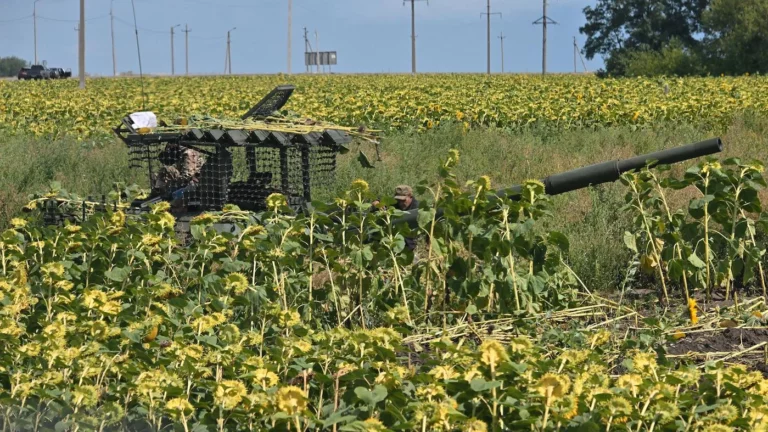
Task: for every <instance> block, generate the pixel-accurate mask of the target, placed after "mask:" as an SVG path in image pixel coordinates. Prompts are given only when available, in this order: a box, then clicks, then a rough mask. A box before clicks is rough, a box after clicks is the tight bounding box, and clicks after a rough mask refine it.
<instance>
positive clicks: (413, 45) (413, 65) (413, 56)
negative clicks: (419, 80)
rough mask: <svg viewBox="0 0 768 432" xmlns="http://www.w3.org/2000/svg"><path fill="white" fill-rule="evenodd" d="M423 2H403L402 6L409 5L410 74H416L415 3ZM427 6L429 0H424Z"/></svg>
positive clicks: (415, 0)
mask: <svg viewBox="0 0 768 432" xmlns="http://www.w3.org/2000/svg"><path fill="white" fill-rule="evenodd" d="M417 1H425V0H404V1H403V6H405V3H406V2H410V3H411V73H412V74H414V75H415V74H416V2H417ZM426 2H427V6H429V0H426Z"/></svg>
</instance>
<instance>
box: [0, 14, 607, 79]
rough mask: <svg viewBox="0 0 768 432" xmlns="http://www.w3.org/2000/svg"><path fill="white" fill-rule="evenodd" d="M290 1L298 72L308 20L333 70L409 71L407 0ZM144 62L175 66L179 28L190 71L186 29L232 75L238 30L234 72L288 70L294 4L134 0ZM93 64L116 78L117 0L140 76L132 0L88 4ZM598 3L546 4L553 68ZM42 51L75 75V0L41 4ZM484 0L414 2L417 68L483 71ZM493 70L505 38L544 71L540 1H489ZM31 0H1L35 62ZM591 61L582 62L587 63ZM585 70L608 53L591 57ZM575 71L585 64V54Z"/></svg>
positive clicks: (517, 64)
mask: <svg viewBox="0 0 768 432" xmlns="http://www.w3.org/2000/svg"><path fill="white" fill-rule="evenodd" d="M406 1H408V3H407V4H404V3H403V0H293V31H292V39H293V40H292V44H291V45H292V56H291V59H292V67H291V69H292V72H293V73H298V72H304V71H305V66H304V54H303V52H304V27H306V28H307V31H308V33H309V39H310V43H311V44H312V45H313V49H315V48H314V47H315V42H316V39H315V31H317V35H318V40H319V47H320V51H336V52H337V53H338V65H336V66H334V67H333V68H332V71H333V72H337V73H382V72H383V73H402V72H410V71H411V8H410V2H409V0H406ZM134 2H135V7H136V19H137V21H138V27H139V43H140V48H141V59H142V66H143V70H144V72H145V73H147V74H170V73H171V48H170V43H171V42H170V41H171V35H170V32H171V30H170V29H171V27H172V26H174V25H177V24H180V25H181V27H177V28H176V29H175V44H174V46H175V50H174V52H175V64H176V73H177V74H182V73H184V60H185V58H184V33H183V32H181V30H183V29H184V25H185V24H186V25H188V26H189V29H190V30H191V31H190V33H189V69H190V74H220V73H223V72H224V66H225V65H224V63H225V54H226V42H227V41H226V39H227V31H228V30H229V29H231V28H235V30H234V31H232V32H231V52H232V73H234V74H263V73H280V72H287V69H288V61H287V45H288V0H134ZM85 3H86V5H85V8H86V20H87V22H86V71H87V72H88V73H89V74H92V75H111V74H112V50H111V37H110V17H109V11H110V5H111V4H112V5H113V8H114V17H115V21H114V31H115V45H116V57H117V70H118V73H119V72H127V71H132V72H134V73H138V69H139V66H138V65H139V62H138V55H137V50H136V38H135V33H134V28H133V12H132V7H131V0H85ZM595 3H596V0H550V2H549V5H548V15H549V16H550V18H551V19H553V20H555V21H557V23H558V24H557V25H550V26H549V27H548V37H547V39H548V44H547V46H548V55H547V70H548V72H573V37H574V36H575V37H576V41H577V44H578V45H579V47H581V46H583V43H584V40H585V37H584V35H581V34H579V31H578V29H579V27H580V26H582V25H583V24H584V13H583V12H582V10H583V9H584V7H586V6H590V5H594V4H595ZM36 4H37V51H38V59H39V61H40V62H42V61H43V60H46V61H47V65H48V67H62V68H65V69H66V68H71V69H72V71H73V73H75V74H76V73H77V64H78V62H77V52H78V49H77V43H78V39H77V38H78V34H77V32H76V31H75V27H76V26H77V24H78V20H79V0H37V3H36ZM485 11H486V0H428V1H426V0H420V1H417V3H416V44H417V48H416V52H417V69H418V72H485V71H486V46H487V42H486V41H487V38H486V31H487V30H486V18H485V16H481V14H482V13H484V12H485ZM491 12H493V13H497V12H500V13H501V16H499V15H492V19H491V37H492V40H491V44H492V45H491V68H492V71H493V72H500V71H501V44H500V42H501V41H500V39H499V36H500V34H501V33H503V35H504V36H505V39H504V69H505V71H506V72H521V73H527V72H540V71H541V55H542V52H541V51H542V28H541V26H539V25H533V24H532V23H533V21H535V20H537V19H538V18H539V17H540V16H541V15H542V3H541V0H491ZM32 13H33V0H0V57H5V56H11V55H15V56H18V57H22V58H24V59H27V60H29V61H32V60H34V30H33V29H34V24H33V22H34V21H33V19H32ZM585 60H586V59H585ZM586 65H587V68H588V70H589V71H595V70H597V69H599V68H601V67H603V63H602V60H601V59H599V58H595V59H593V60H592V61H586ZM578 68H579V71H582V70H583V67H582V66H581V61H580V60H579V64H578Z"/></svg>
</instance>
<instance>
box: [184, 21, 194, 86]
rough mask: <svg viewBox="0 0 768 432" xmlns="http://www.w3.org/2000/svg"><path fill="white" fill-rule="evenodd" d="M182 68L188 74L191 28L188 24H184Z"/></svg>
mask: <svg viewBox="0 0 768 432" xmlns="http://www.w3.org/2000/svg"><path fill="white" fill-rule="evenodd" d="M183 31H184V69H185V72H186V74H187V76H189V32H191V31H192V30H190V29H189V25H187V24H184V30H183Z"/></svg>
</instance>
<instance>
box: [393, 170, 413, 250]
mask: <svg viewBox="0 0 768 432" xmlns="http://www.w3.org/2000/svg"><path fill="white" fill-rule="evenodd" d="M395 200H397V208H398V209H399V210H402V211H410V210H416V209H418V208H419V202H418V201H417V200H416V198H414V197H413V189H411V187H410V186H408V185H400V186H398V187H396V188H395ZM405 245H406V247H408V249H410V250H411V251H413V250H415V249H416V239H415V238H412V237H406V238H405Z"/></svg>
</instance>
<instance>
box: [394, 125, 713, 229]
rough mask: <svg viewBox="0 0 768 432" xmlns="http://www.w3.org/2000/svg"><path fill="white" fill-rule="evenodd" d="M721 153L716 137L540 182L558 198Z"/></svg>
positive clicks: (517, 189) (407, 218)
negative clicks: (658, 167)
mask: <svg viewBox="0 0 768 432" xmlns="http://www.w3.org/2000/svg"><path fill="white" fill-rule="evenodd" d="M721 151H723V143H722V141H721V140H720V138H712V139H709V140H706V141H701V142H698V143H694V144H688V145H685V146H681V147H675V148H671V149H667V150H661V151H658V152H654V153H649V154H646V155H642V156H635V157H633V158H630V159H625V160H614V161H609V162H601V163H597V164H594V165H590V166H586V167H582V168H577V169H574V170H571V171H566V172H564V173H560V174H554V175H551V176H549V177H547V178H545V179H542V180H541V182H542V183H544V187H545V191H546V193H547V195H559V194H563V193H566V192H572V191H575V190H578V189H583V188H586V187H589V186H595V185H599V184H603V183H612V182H615V181H617V180H618V179H619V178H620V177H621V175H622V174H624V173H626V172H629V171H632V170H639V169H642V168H644V167H645V166H646V165H649V163H651V162H653V165H652V166H656V165H671V164H674V163H678V162H684V161H687V160H690V159H695V158H698V157H701V156H708V155H712V154H715V153H720V152H721ZM521 192H522V186H521V185H517V186H513V187H511V188H507V189H502V190H499V191H498V192H497V196H498V197H499V198H500V199H504V198H508V199H517V198H519V197H520V194H521ZM437 216H438V217H440V216H442V209H438V213H437ZM417 217H418V210H411V211H409V212H407V213H406V214H405V215H404V216H402V217H400V218H398V219H396V220H395V221H393V223H394V224H400V223H408V224H410V225H411V226H415V224H416V220H417Z"/></svg>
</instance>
